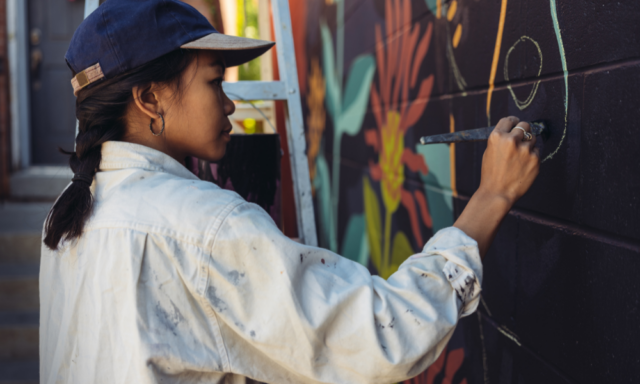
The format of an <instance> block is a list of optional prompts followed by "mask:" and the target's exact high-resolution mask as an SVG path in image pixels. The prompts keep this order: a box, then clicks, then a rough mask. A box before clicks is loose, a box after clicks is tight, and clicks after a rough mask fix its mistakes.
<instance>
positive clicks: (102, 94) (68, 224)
mask: <svg viewBox="0 0 640 384" xmlns="http://www.w3.org/2000/svg"><path fill="white" fill-rule="evenodd" d="M194 58H197V53H196V52H195V51H189V50H184V49H177V50H175V51H173V52H170V53H168V54H166V55H164V56H161V57H159V58H157V59H155V60H153V61H150V62H148V63H146V64H144V65H141V66H140V67H137V68H135V69H133V70H131V71H129V72H125V73H123V74H120V75H118V76H116V77H114V78H112V79H109V80H105V81H102V82H100V83H96V84H93V85H91V86H89V87H87V88H84V89H82V90H81V91H80V92H79V93H78V98H77V99H76V118H77V119H78V124H79V127H78V136H77V137H76V150H75V152H67V151H64V150H62V149H61V152H63V153H65V154H67V155H70V156H71V157H70V159H69V165H70V166H71V170H72V171H73V173H74V174H86V175H89V176H90V177H91V178H93V176H95V174H96V172H97V171H98V168H99V166H100V160H101V159H102V154H101V147H102V143H104V142H106V141H109V140H120V139H121V138H122V137H123V135H124V133H125V132H124V131H125V113H126V111H127V108H128V106H129V104H130V103H131V102H133V93H132V91H131V90H132V88H133V87H135V86H138V87H145V86H148V85H151V83H160V84H166V85H168V86H173V87H175V89H176V90H177V91H176V95H177V96H178V98H180V97H181V93H182V90H183V88H184V86H183V84H182V81H181V79H182V74H183V72H184V71H185V69H187V67H188V66H189V64H191V62H192V61H193V60H194ZM74 75H75V73H74ZM92 207H93V196H92V195H91V191H90V185H89V183H88V182H86V181H83V180H81V179H80V180H75V178H74V181H73V182H72V183H71V185H69V187H68V188H67V189H66V190H65V191H64V192H63V193H62V195H60V197H59V198H58V200H57V201H56V203H55V204H54V205H53V207H52V208H51V211H49V214H48V215H47V220H46V223H45V233H46V236H45V238H44V243H45V244H46V246H47V247H49V248H50V249H52V250H56V249H57V248H58V244H59V243H60V241H61V240H71V239H74V238H77V237H79V236H80V235H81V234H82V229H83V228H84V223H85V221H86V220H87V219H88V218H89V216H90V215H91V209H92Z"/></svg>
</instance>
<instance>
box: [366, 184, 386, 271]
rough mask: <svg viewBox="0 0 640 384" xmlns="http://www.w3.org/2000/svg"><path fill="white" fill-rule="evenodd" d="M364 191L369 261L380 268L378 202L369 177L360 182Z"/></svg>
mask: <svg viewBox="0 0 640 384" xmlns="http://www.w3.org/2000/svg"><path fill="white" fill-rule="evenodd" d="M362 185H363V187H362V189H363V192H364V214H365V221H366V227H367V238H368V239H369V251H370V254H371V261H372V262H373V265H375V267H376V268H377V269H378V271H380V270H381V268H382V251H381V244H382V225H381V220H380V203H379V202H378V197H377V196H376V193H375V192H374V191H373V189H372V188H371V184H370V183H369V178H368V177H366V176H365V177H364V180H363V182H362Z"/></svg>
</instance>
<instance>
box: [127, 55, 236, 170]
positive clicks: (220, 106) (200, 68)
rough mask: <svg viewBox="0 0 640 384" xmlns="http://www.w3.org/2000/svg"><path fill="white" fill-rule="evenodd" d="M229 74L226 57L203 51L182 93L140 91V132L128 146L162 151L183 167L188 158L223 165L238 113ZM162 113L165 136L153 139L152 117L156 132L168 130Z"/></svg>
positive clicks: (169, 89) (184, 80)
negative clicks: (227, 88) (225, 86)
mask: <svg viewBox="0 0 640 384" xmlns="http://www.w3.org/2000/svg"><path fill="white" fill-rule="evenodd" d="M224 71H225V64H224V61H223V57H222V55H220V53H217V52H215V51H204V50H202V51H197V57H196V58H195V59H194V60H193V61H192V62H191V64H190V65H189V66H188V67H187V69H186V70H185V71H184V73H183V75H182V92H181V93H176V92H177V91H176V89H175V88H174V87H155V88H154V87H152V88H150V89H149V90H147V91H145V92H141V90H136V89H135V88H134V90H133V92H134V97H135V96H137V97H135V99H136V105H137V107H138V108H137V110H136V114H137V115H140V117H139V118H138V119H136V120H138V122H137V124H135V126H136V129H135V131H136V132H135V133H133V134H132V135H128V136H129V137H127V138H125V141H132V142H136V143H138V144H142V145H146V146H149V147H151V148H154V149H157V150H159V151H162V152H164V153H166V154H168V155H169V156H171V157H173V158H174V159H176V160H178V161H179V162H181V163H183V161H184V159H185V157H186V156H194V157H197V158H199V159H203V160H209V161H218V160H220V159H221V158H222V157H223V156H224V154H225V151H226V146H227V143H228V142H229V140H231V137H230V133H231V122H230V121H229V118H228V116H229V115H231V114H232V113H233V112H234V111H235V105H234V104H233V102H232V101H231V100H230V99H229V98H228V97H227V95H226V94H225V93H224V91H223V90H222V79H223V76H224ZM157 112H159V113H161V114H162V115H163V117H164V120H165V130H164V132H163V133H162V135H160V136H153V135H152V134H151V132H149V128H148V127H149V121H150V120H149V117H150V116H153V117H154V121H153V130H154V132H156V133H158V132H160V130H161V129H162V121H161V119H160V118H159V117H158V115H157ZM145 121H146V124H145V123H144V122H145ZM130 125H131V124H130ZM145 127H146V128H145Z"/></svg>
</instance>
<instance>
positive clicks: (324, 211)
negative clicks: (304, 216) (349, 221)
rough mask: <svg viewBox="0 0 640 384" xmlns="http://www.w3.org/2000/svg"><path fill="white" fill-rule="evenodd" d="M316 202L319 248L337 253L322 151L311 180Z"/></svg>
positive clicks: (325, 161)
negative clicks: (314, 174) (313, 177)
mask: <svg viewBox="0 0 640 384" xmlns="http://www.w3.org/2000/svg"><path fill="white" fill-rule="evenodd" d="M313 186H314V188H315V189H316V197H317V201H318V210H319V211H320V212H318V224H319V226H318V227H319V228H318V229H319V231H318V232H319V235H320V236H319V238H320V239H319V240H320V246H321V247H323V248H328V249H331V250H332V251H334V252H336V251H337V247H336V244H337V241H336V239H335V233H336V231H334V230H333V228H332V226H333V216H332V215H333V211H332V210H331V208H332V206H331V184H330V183H329V165H328V164H327V160H326V159H325V158H324V154H323V153H322V151H320V153H319V154H318V157H317V158H316V177H315V179H314V180H313Z"/></svg>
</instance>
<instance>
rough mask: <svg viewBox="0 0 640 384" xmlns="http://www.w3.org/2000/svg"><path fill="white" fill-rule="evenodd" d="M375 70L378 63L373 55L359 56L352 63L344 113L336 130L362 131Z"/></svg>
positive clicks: (352, 132)
mask: <svg viewBox="0 0 640 384" xmlns="http://www.w3.org/2000/svg"><path fill="white" fill-rule="evenodd" d="M375 70H376V63H375V60H374V59H373V56H372V55H362V56H358V57H357V58H356V59H355V60H354V61H353V63H352V64H351V69H350V70H349V77H348V78H347V87H346V89H345V92H344V105H343V108H342V111H343V113H342V114H341V115H340V116H339V117H338V123H337V129H336V130H337V131H338V132H339V133H346V134H349V135H352V136H353V135H355V134H357V133H358V132H360V128H361V127H362V120H363V119H364V114H365V112H366V109H367V104H368V103H369V95H370V93H371V82H372V81H373V74H374V73H375Z"/></svg>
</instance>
